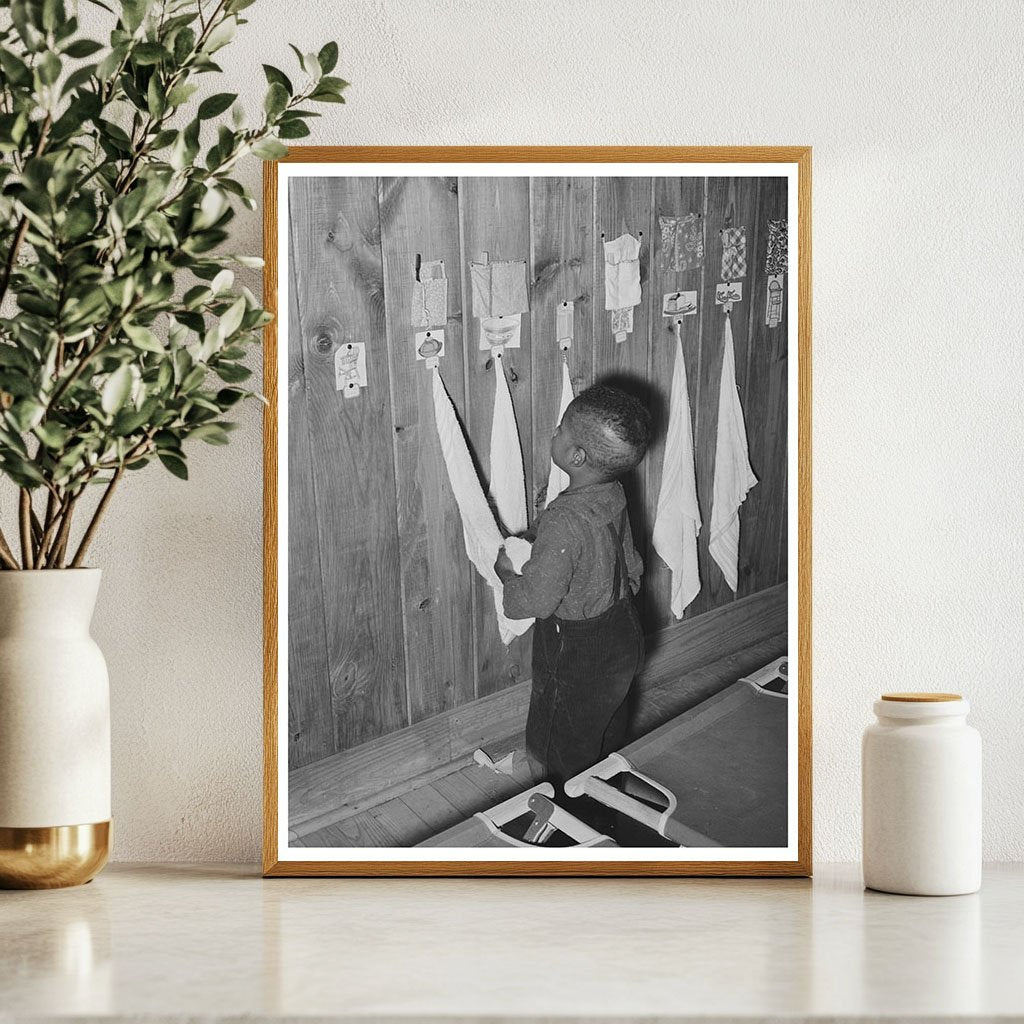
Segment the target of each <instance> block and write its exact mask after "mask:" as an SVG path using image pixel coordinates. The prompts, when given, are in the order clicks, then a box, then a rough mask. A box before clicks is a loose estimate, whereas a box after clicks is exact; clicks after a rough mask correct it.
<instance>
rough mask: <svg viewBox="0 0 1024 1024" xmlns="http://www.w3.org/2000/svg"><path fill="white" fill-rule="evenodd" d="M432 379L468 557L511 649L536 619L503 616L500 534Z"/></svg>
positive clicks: (448, 406) (437, 377)
mask: <svg viewBox="0 0 1024 1024" xmlns="http://www.w3.org/2000/svg"><path fill="white" fill-rule="evenodd" d="M432 375H433V378H434V379H433V382H432V383H433V390H434V420H435V422H436V424H437V435H438V437H439V438H440V441H441V454H442V456H443V458H444V463H445V468H446V469H447V470H448V480H449V482H450V483H451V488H452V492H453V494H454V495H455V503H456V504H457V505H458V508H459V515H460V517H461V518H462V536H463V540H464V542H465V544H466V554H467V555H468V556H469V560H470V561H471V562H472V563H473V565H474V566H475V567H476V571H477V572H478V573H480V575H481V576H482V577H483V578H484V580H486V582H487V585H488V586H489V587H490V588H491V595H492V597H493V599H494V611H495V614H496V615H497V618H498V632H499V634H500V635H501V642H502V643H503V644H505V645H508V644H510V643H511V642H512V641H513V640H514V639H515V638H516V637H517V636H522V635H523V633H525V632H526V631H527V630H528V629H529V628H530V626H531V625H533V619H510V618H508V617H507V616H506V615H505V613H504V610H503V609H504V603H503V602H504V596H503V592H504V588H503V587H502V584H501V580H499V579H498V576H497V574H496V573H495V571H494V562H495V559H496V558H497V557H498V551H499V549H500V548H501V546H502V540H501V533H500V532H499V531H498V526H497V524H496V523H495V521H494V516H493V515H491V510H490V508H488V506H487V499H486V498H485V497H484V492H483V489H482V488H481V486H480V480H479V478H478V477H477V475H476V470H475V469H474V467H473V460H472V458H471V457H470V454H469V449H468V448H467V447H466V438H465V436H464V435H463V433H462V428H461V427H460V426H459V421H458V419H457V418H456V415H455V408H454V406H453V405H452V400H451V398H450V397H449V396H448V392H447V391H446V390H445V386H444V382H443V381H442V380H441V374H440V373H439V372H438V371H437V370H434V371H432Z"/></svg>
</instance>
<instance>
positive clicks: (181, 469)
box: [158, 452, 188, 480]
mask: <svg viewBox="0 0 1024 1024" xmlns="http://www.w3.org/2000/svg"><path fill="white" fill-rule="evenodd" d="M158 458H159V459H160V461H161V462H162V463H163V464H164V467H165V468H166V469H168V470H170V472H171V473H173V474H174V475H175V476H176V477H177V478H178V479H179V480H187V479H188V467H187V466H186V465H185V460H184V459H179V458H178V457H177V456H176V455H169V454H167V453H166V452H160V454H159V456H158Z"/></svg>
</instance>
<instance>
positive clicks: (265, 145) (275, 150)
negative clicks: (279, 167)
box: [252, 139, 288, 160]
mask: <svg viewBox="0 0 1024 1024" xmlns="http://www.w3.org/2000/svg"><path fill="white" fill-rule="evenodd" d="M252 153H253V156H258V157H260V159H262V160H280V159H281V158H282V157H285V156H287V155H288V147H287V146H282V145H281V143H280V142H278V141H277V140H276V139H260V140H259V142H257V143H256V145H255V146H253V147H252Z"/></svg>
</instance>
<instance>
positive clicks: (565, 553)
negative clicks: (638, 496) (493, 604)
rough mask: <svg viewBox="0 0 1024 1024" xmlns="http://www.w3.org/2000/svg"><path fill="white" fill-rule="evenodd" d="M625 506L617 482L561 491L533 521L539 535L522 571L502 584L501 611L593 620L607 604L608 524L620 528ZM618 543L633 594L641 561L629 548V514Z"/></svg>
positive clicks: (612, 557)
mask: <svg viewBox="0 0 1024 1024" xmlns="http://www.w3.org/2000/svg"><path fill="white" fill-rule="evenodd" d="M625 507H626V494H625V491H623V489H622V484H621V483H619V481H618V480H612V481H610V482H608V483H603V484H591V485H590V486H589V487H582V488H580V490H578V491H572V492H568V493H567V492H563V493H562V494H560V495H559V496H558V497H557V498H556V499H555V500H554V501H553V502H552V503H551V505H550V506H549V507H548V508H546V509H545V510H544V511H543V512H542V513H541V515H540V517H539V518H538V520H537V539H536V541H534V544H533V551H532V553H531V555H530V560H529V561H528V562H527V563H526V564H525V565H524V566H523V571H522V574H521V575H520V576H516V577H513V578H512V579H510V580H509V581H508V582H507V583H506V584H505V614H506V615H507V616H508V617H509V618H512V619H527V618H538V619H544V618H547V617H548V616H549V615H557V616H558V617H559V618H560V619H592V618H593V617H594V616H596V615H600V614H601V613H602V612H603V611H605V610H606V609H608V608H609V607H611V604H612V583H613V582H614V576H615V561H616V551H615V546H614V545H613V544H612V543H611V537H610V536H609V534H608V526H607V524H608V523H612V524H613V525H614V526H615V528H616V529H618V525H619V521H620V519H621V517H622V510H623V509H624V508H625ZM622 547H623V550H624V551H625V554H626V568H627V569H628V571H629V585H630V588H631V590H632V592H633V593H634V594H635V593H636V592H637V590H639V588H640V576H641V574H642V572H643V562H642V560H641V559H640V556H639V555H638V554H637V553H636V550H635V548H634V547H633V536H632V534H631V533H630V529H629V519H628V517H627V520H626V528H625V531H624V533H623V537H622Z"/></svg>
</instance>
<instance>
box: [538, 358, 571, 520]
mask: <svg viewBox="0 0 1024 1024" xmlns="http://www.w3.org/2000/svg"><path fill="white" fill-rule="evenodd" d="M574 397H575V396H574V395H573V393H572V378H571V377H570V376H569V364H568V362H566V360H564V359H563V360H562V396H561V398H559V400H558V417H557V418H556V420H555V426H558V424H559V423H561V422H562V417H563V416H564V415H565V410H566V409H568V408H569V403H570V402H571V401H572V400H573V398H574ZM568 486H569V474H568V473H566V472H565V470H563V469H559V467H558V466H556V465H555V464H554V462H552V463H551V472H550V473H549V474H548V489H547V495H546V497H545V499H544V507H545V508H547V507H548V506H549V505H550V504H551V502H553V501H554V500H555V498H557V497H558V496H559V495H560V494H561V493H562V491H564V490H565V489H566V487H568Z"/></svg>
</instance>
